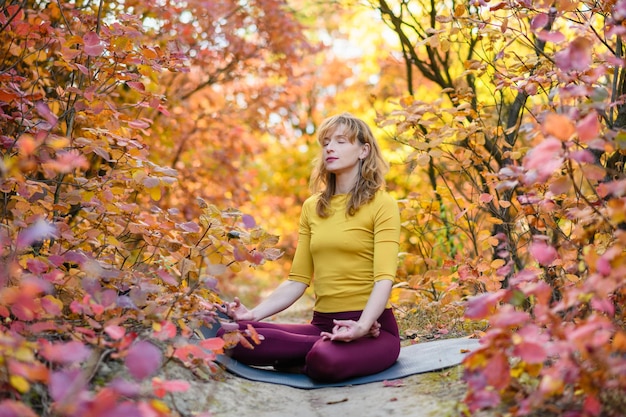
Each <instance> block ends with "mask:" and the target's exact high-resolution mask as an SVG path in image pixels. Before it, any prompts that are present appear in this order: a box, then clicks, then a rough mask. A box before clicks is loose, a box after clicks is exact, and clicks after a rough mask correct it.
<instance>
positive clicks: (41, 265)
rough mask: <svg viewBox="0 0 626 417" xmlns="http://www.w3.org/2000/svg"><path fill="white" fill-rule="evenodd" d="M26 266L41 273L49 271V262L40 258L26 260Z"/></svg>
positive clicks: (31, 270)
mask: <svg viewBox="0 0 626 417" xmlns="http://www.w3.org/2000/svg"><path fill="white" fill-rule="evenodd" d="M26 267H27V268H28V270H29V271H30V272H32V273H33V274H36V275H40V274H42V273H44V272H46V271H48V264H47V263H45V262H44V261H42V260H40V259H29V260H27V261H26Z"/></svg>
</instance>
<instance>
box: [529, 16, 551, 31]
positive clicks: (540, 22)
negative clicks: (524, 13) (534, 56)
mask: <svg viewBox="0 0 626 417" xmlns="http://www.w3.org/2000/svg"><path fill="white" fill-rule="evenodd" d="M548 20H549V16H548V14H547V13H540V14H538V15H537V16H535V17H533V18H532V20H531V21H530V28H531V29H532V30H533V31H535V32H536V31H537V30H539V29H541V28H543V27H545V26H546V25H547V24H548Z"/></svg>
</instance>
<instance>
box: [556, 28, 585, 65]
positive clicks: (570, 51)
mask: <svg viewBox="0 0 626 417" xmlns="http://www.w3.org/2000/svg"><path fill="white" fill-rule="evenodd" d="M591 47H592V43H591V41H590V40H588V39H586V38H583V37H578V38H576V39H574V40H573V41H572V42H571V43H570V44H569V46H568V47H567V48H565V49H563V50H561V51H559V52H557V53H556V54H555V55H554V59H555V62H556V65H557V67H558V68H559V69H560V70H562V71H581V72H582V71H586V70H588V69H589V67H590V65H591Z"/></svg>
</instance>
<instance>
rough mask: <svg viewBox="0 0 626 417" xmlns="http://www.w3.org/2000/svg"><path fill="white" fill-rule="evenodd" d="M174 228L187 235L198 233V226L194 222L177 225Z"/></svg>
mask: <svg viewBox="0 0 626 417" xmlns="http://www.w3.org/2000/svg"><path fill="white" fill-rule="evenodd" d="M176 226H177V227H178V228H179V229H182V230H184V231H185V232H189V233H198V232H199V231H200V226H198V223H195V222H186V223H178V224H177V225H176Z"/></svg>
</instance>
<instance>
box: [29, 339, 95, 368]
mask: <svg viewBox="0 0 626 417" xmlns="http://www.w3.org/2000/svg"><path fill="white" fill-rule="evenodd" d="M42 343H43V342H42ZM40 353H41V356H43V357H44V358H46V359H47V360H49V361H50V362H56V363H62V364H66V365H69V364H72V363H80V362H82V361H84V360H85V359H87V358H88V357H89V355H90V354H91V350H90V349H89V348H88V347H87V346H85V345H83V344H82V343H81V342H78V341H72V342H67V343H49V342H45V344H44V345H43V348H42V349H41V352H40Z"/></svg>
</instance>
